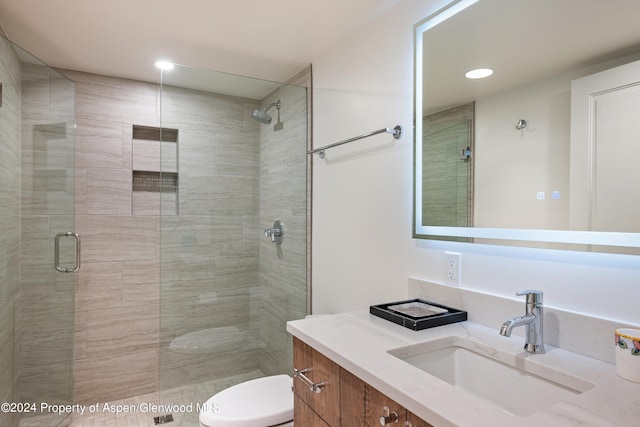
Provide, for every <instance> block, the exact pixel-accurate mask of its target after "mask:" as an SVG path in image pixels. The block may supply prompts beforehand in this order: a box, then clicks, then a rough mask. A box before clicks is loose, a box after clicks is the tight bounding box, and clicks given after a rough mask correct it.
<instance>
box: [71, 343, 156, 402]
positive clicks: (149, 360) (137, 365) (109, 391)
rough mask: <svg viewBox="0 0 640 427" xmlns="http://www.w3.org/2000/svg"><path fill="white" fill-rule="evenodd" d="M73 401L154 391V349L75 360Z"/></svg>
mask: <svg viewBox="0 0 640 427" xmlns="http://www.w3.org/2000/svg"><path fill="white" fill-rule="evenodd" d="M74 385H75V389H74V396H75V397H74V401H76V402H78V403H87V404H92V403H96V402H110V401H112V400H117V399H123V398H125V397H131V396H137V395H140V394H146V393H151V392H153V391H157V390H158V350H157V349H153V350H143V351H136V352H134V353H129V354H124V355H118V354H109V353H107V354H104V355H96V356H95V357H92V358H91V359H81V360H76V361H75V366H74Z"/></svg>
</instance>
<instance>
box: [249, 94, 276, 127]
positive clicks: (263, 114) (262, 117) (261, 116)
mask: <svg viewBox="0 0 640 427" xmlns="http://www.w3.org/2000/svg"><path fill="white" fill-rule="evenodd" d="M272 107H276V108H277V109H278V110H280V100H278V101H277V102H274V103H272V104H270V105H269V106H267V107H265V108H263V109H262V110H253V111H252V112H251V117H253V119H254V120H256V121H258V122H260V123H264V124H265V125H268V124H271V116H270V115H269V114H268V113H267V111H269V110H270V109H271V108H272Z"/></svg>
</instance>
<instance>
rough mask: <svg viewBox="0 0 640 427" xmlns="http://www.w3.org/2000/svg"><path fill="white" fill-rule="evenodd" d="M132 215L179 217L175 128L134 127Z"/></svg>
mask: <svg viewBox="0 0 640 427" xmlns="http://www.w3.org/2000/svg"><path fill="white" fill-rule="evenodd" d="M132 159H133V171H132V173H133V176H132V181H131V182H132V190H133V213H134V215H135V214H139V215H149V214H160V213H162V214H163V215H167V214H169V215H171V214H173V215H177V214H178V200H179V199H178V188H179V187H178V129H170V128H162V127H152V126H139V125H133V153H132Z"/></svg>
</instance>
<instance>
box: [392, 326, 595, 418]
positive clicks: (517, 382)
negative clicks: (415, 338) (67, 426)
mask: <svg viewBox="0 0 640 427" xmlns="http://www.w3.org/2000/svg"><path fill="white" fill-rule="evenodd" d="M389 354H391V355H393V356H395V357H398V358H399V359H402V360H403V361H405V362H407V363H409V364H411V365H413V366H415V367H417V368H419V369H421V370H423V371H425V372H427V373H429V374H431V375H433V376H435V377H437V378H439V379H441V380H443V381H445V382H447V383H449V384H451V385H453V386H454V387H456V388H459V389H462V390H463V391H465V392H467V393H470V394H472V395H474V396H476V397H478V398H480V399H484V400H486V401H489V402H491V403H492V404H494V405H496V406H498V407H499V408H500V409H502V410H503V411H505V412H507V413H509V414H511V415H516V416H528V415H531V414H534V413H536V412H540V411H542V410H544V409H546V408H548V407H550V406H552V405H554V404H556V403H559V402H563V401H566V400H569V399H572V398H574V397H575V396H576V395H578V394H580V393H583V392H585V391H587V390H589V389H591V388H593V387H595V384H593V383H591V382H589V381H586V380H584V379H582V378H579V377H576V376H572V375H569V374H567V373H565V372H562V371H559V370H556V369H553V368H551V367H548V366H545V365H543V364H539V363H537V362H536V361H535V360H531V359H535V358H536V357H537V356H532V357H528V356H525V355H522V354H517V355H514V354H510V353H508V352H504V351H501V350H497V349H495V348H493V347H490V346H487V345H485V344H482V343H479V342H475V341H472V340H470V339H467V338H462V337H459V336H452V337H447V338H441V339H438V340H434V341H429V342H425V343H421V344H417V345H413V346H409V347H402V348H398V349H394V350H391V351H389Z"/></svg>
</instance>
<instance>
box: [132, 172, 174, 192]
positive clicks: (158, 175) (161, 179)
mask: <svg viewBox="0 0 640 427" xmlns="http://www.w3.org/2000/svg"><path fill="white" fill-rule="evenodd" d="M177 188H178V174H177V173H174V172H148V171H133V191H151V192H176V190H177Z"/></svg>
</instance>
